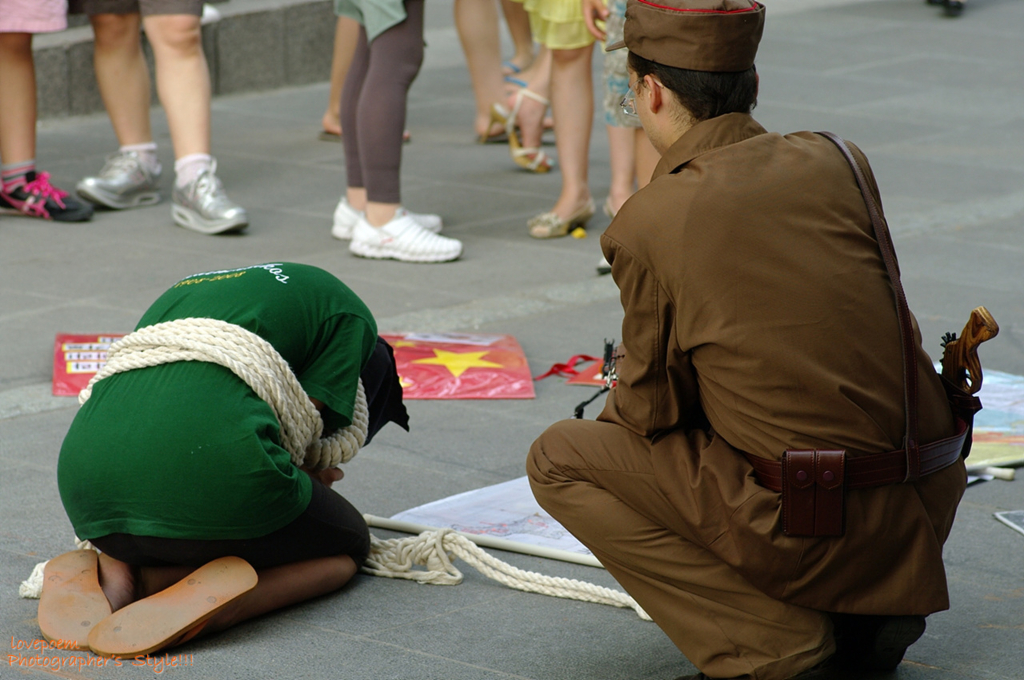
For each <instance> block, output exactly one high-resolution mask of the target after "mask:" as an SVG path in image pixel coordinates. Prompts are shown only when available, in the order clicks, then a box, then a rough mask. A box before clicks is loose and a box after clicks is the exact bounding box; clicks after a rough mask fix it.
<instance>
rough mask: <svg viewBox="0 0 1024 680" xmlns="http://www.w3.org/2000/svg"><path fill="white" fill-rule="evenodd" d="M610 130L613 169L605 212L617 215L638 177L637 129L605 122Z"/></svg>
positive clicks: (613, 215)
mask: <svg viewBox="0 0 1024 680" xmlns="http://www.w3.org/2000/svg"><path fill="white" fill-rule="evenodd" d="M605 128H606V130H607V131H608V165H609V167H610V169H611V182H610V183H609V186H608V198H607V200H605V202H604V212H605V214H606V215H608V217H615V214H616V213H618V212H619V208H621V207H622V204H623V203H625V202H626V199H627V198H629V197H630V196H632V195H633V187H634V180H635V179H636V148H635V141H634V138H635V137H636V131H635V130H634V129H633V128H631V127H619V126H617V125H610V124H607V123H606V124H605Z"/></svg>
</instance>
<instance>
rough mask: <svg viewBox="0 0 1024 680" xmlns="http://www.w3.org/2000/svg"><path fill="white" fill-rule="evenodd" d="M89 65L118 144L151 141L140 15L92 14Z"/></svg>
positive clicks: (148, 96) (151, 133)
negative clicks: (93, 70)
mask: <svg viewBox="0 0 1024 680" xmlns="http://www.w3.org/2000/svg"><path fill="white" fill-rule="evenodd" d="M89 22H90V23H91V24H92V31H93V36H94V38H95V39H94V45H95V47H94V50H93V67H94V69H95V71H96V84H97V85H98V86H99V90H100V96H101V97H102V98H103V105H104V107H106V109H107V115H108V116H109V117H110V124H111V125H112V126H113V128H114V134H115V135H116V136H117V141H118V142H120V143H121V145H122V146H125V145H134V144H145V143H148V142H152V141H153V131H152V129H151V128H150V122H149V101H150V91H149V69H148V68H147V67H146V58H145V55H143V53H142V40H141V37H140V35H141V34H140V30H141V28H142V16H141V15H140V14H139V13H138V12H131V13H128V14H94V15H92V16H90V17H89Z"/></svg>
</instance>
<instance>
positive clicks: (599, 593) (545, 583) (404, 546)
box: [363, 529, 651, 621]
mask: <svg viewBox="0 0 1024 680" xmlns="http://www.w3.org/2000/svg"><path fill="white" fill-rule="evenodd" d="M453 556H454V557H459V558H461V559H463V560H465V561H466V562H468V563H469V564H470V566H472V567H474V568H476V570H477V571H479V572H480V573H481V574H483V575H484V576H486V577H487V578H489V579H493V580H495V581H497V582H498V583H501V584H502V585H505V586H508V587H509V588H515V589H516V590H523V591H526V592H528V593H539V594H541V595H550V596H551V597H563V598H566V599H570V600H581V601H583V602H595V603H597V604H608V605H612V606H613V607H628V608H631V609H633V610H634V611H635V612H636V613H637V615H638V616H639V617H640V618H641V619H643V620H645V621H650V620H651V617H650V616H649V615H648V614H647V612H645V611H644V610H643V608H642V607H641V606H640V605H639V604H637V602H636V600H634V599H633V598H632V597H630V596H629V595H627V594H626V593H624V592H622V591H619V590H613V589H611V588H605V587H604V586H598V585H594V584H593V583H587V582H585V581H577V580H575V579H568V578H561V577H557V576H545V575H544V574H538V573H537V572H533V571H525V570H523V569H519V568H518V567H513V566H512V565H511V564H508V563H506V562H502V561H501V560H499V559H497V558H496V557H494V556H493V555H489V554H488V553H486V552H484V550H483V549H482V548H480V547H479V546H477V545H476V544H474V543H473V542H472V541H470V540H469V539H468V538H466V537H465V536H460V535H459V534H458V533H456V532H454V531H452V530H451V529H438V530H437V531H424V532H423V533H422V534H420V535H419V536H409V537H407V538H391V539H388V540H381V539H379V538H377V537H376V536H372V535H371V536H370V556H369V557H368V558H367V559H366V563H365V564H364V565H363V571H364V572H366V573H367V574H372V575H374V576H385V577H387V578H400V579H408V580H410V581H416V582H417V583H426V584H430V585H445V586H453V585H457V584H459V583H461V582H462V572H460V571H459V570H458V569H457V568H456V567H455V565H454V564H452V557H453ZM414 565H419V566H422V567H426V570H417V569H413V568H412V567H413V566H414Z"/></svg>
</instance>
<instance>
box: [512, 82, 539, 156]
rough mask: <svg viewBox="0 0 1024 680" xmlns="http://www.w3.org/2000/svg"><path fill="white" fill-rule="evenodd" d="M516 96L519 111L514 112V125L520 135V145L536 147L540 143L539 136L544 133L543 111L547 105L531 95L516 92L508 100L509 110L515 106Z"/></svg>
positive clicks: (528, 147) (529, 147)
mask: <svg viewBox="0 0 1024 680" xmlns="http://www.w3.org/2000/svg"><path fill="white" fill-rule="evenodd" d="M517 97H518V98H519V99H521V101H520V103H519V113H518V114H516V125H517V126H518V127H519V133H520V135H522V139H521V142H522V145H523V147H524V148H527V149H535V148H538V147H539V146H540V144H541V136H542V135H543V134H544V127H543V126H544V113H545V112H546V111H547V108H548V107H547V105H545V104H543V103H541V102H539V101H537V100H535V99H533V98H531V97H527V96H525V95H520V94H517V95H515V96H513V97H512V98H511V100H510V101H509V110H510V111H511V110H512V109H513V108H514V107H515V104H516V99H517Z"/></svg>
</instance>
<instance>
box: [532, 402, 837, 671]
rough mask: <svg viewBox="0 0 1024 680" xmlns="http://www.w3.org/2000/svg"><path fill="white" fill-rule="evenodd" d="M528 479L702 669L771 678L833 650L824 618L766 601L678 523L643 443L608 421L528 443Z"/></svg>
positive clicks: (574, 424) (563, 427)
mask: <svg viewBox="0 0 1024 680" xmlns="http://www.w3.org/2000/svg"><path fill="white" fill-rule="evenodd" d="M695 445H696V443H695ZM680 455H687V454H686V453H685V452H681V453H680ZM527 473H528V475H529V477H530V485H531V488H532V489H533V492H534V495H535V496H536V498H537V501H538V502H539V503H540V505H541V506H542V507H544V508H545V509H546V510H548V512H550V513H551V515H552V516H553V517H554V518H555V519H557V520H558V521H559V522H560V523H561V524H562V525H563V526H564V527H565V528H566V529H568V530H569V531H571V532H572V533H573V535H575V536H576V537H577V538H578V539H579V540H580V541H581V542H582V543H583V544H584V545H586V546H587V547H588V548H590V550H591V551H592V552H593V553H594V555H595V556H596V557H597V558H598V559H599V560H600V561H601V563H602V564H603V565H604V566H605V567H606V568H607V569H608V571H609V573H611V574H612V575H613V576H614V577H615V579H616V580H617V581H618V582H619V583H620V584H621V585H622V586H623V588H625V589H626V591H627V592H628V593H629V594H630V595H632V596H633V597H634V599H636V601H637V602H639V603H640V605H641V606H642V607H643V608H644V609H645V610H646V611H647V613H648V614H650V615H651V617H652V618H653V619H654V621H655V622H656V623H657V624H658V626H659V627H660V628H661V629H662V630H663V631H665V633H666V635H668V636H669V638H670V639H671V640H672V642H674V643H675V645H676V646H677V647H678V648H679V649H680V650H681V651H682V652H683V654H685V655H686V657H687V658H688V659H690V661H691V662H692V663H693V664H694V665H695V666H697V668H698V669H699V670H701V671H702V672H704V673H706V674H708V675H709V676H711V677H716V678H754V677H756V678H757V679H758V680H778V679H782V678H790V677H792V676H793V675H796V674H797V673H799V672H801V671H803V670H804V669H807V668H811V667H813V666H815V665H816V664H818V663H820V662H821V661H824V660H825V659H827V658H828V657H829V656H830V655H831V654H832V653H833V651H834V648H835V644H834V641H833V639H832V624H831V622H830V620H829V617H828V616H827V615H825V614H823V613H821V612H817V611H813V610H810V609H805V608H803V607H797V606H794V605H789V604H786V603H783V602H779V601H778V600H773V599H772V598H770V597H768V596H767V595H765V594H764V593H762V592H761V591H759V590H757V589H756V588H754V587H753V586H752V585H751V584H750V583H749V582H748V581H747V580H746V579H744V578H743V577H742V576H740V575H739V574H738V573H737V572H735V571H734V570H733V569H731V568H730V567H729V566H728V565H726V564H725V563H724V562H722V561H721V560H720V559H718V558H717V557H716V556H715V555H714V554H712V553H711V552H710V551H708V550H707V549H706V548H704V547H702V545H701V542H700V537H699V536H698V534H697V532H695V531H692V530H690V528H689V527H687V526H685V525H684V524H682V521H681V519H680V516H681V515H680V513H679V511H678V509H677V508H675V507H673V505H672V504H671V503H670V502H669V500H668V499H667V498H666V497H665V495H664V494H663V493H662V491H661V488H660V486H659V484H658V480H657V479H656V476H655V472H654V468H653V465H652V463H651V456H650V442H649V440H647V439H645V438H643V437H640V436H638V435H635V434H633V433H631V432H629V431H628V430H626V429H625V428H624V427H620V426H618V425H614V424H611V423H602V422H593V421H579V420H568V421H562V422H560V423H555V424H554V425H552V426H551V427H550V428H548V430H547V431H546V432H545V433H544V434H543V435H541V437H540V438H539V439H538V440H537V441H536V442H534V444H533V447H532V448H531V450H530V455H529V458H528V460H527Z"/></svg>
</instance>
